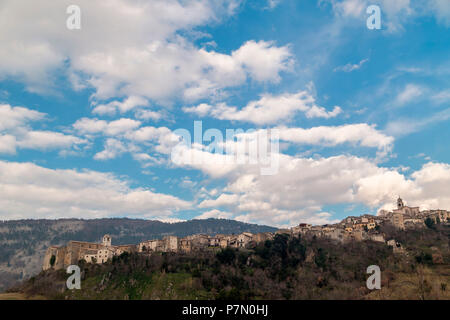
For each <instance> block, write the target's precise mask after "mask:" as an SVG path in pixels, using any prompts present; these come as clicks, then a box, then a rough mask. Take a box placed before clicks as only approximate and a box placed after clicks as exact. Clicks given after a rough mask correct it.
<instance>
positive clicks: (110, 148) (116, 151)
mask: <svg viewBox="0 0 450 320" xmlns="http://www.w3.org/2000/svg"><path fill="white" fill-rule="evenodd" d="M127 150H128V149H127V147H126V146H125V145H124V144H123V143H122V142H120V141H119V140H117V139H111V138H109V139H107V140H106V142H105V149H104V150H103V151H101V152H99V153H97V154H95V156H94V159H95V160H109V159H114V158H116V157H117V156H118V155H121V154H122V153H124V152H126V151H127Z"/></svg>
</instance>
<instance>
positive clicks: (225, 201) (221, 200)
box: [198, 193, 239, 208]
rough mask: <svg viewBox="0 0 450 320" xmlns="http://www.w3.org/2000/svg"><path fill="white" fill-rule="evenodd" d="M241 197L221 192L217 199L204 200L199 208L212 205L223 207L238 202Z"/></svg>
mask: <svg viewBox="0 0 450 320" xmlns="http://www.w3.org/2000/svg"><path fill="white" fill-rule="evenodd" d="M238 200H239V197H238V196H237V195H235V194H226V193H223V194H221V195H220V196H219V197H218V198H217V199H214V200H212V199H208V200H203V201H202V202H201V203H200V204H199V205H198V207H199V208H211V207H222V206H228V205H232V204H237V202H238Z"/></svg>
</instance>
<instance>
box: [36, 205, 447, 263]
mask: <svg viewBox="0 0 450 320" xmlns="http://www.w3.org/2000/svg"><path fill="white" fill-rule="evenodd" d="M427 219H431V220H432V221H433V222H434V223H440V222H445V223H448V220H450V212H449V211H446V210H426V211H420V210H419V207H408V206H405V205H404V203H403V200H402V199H401V198H400V197H399V198H398V200H397V209H395V210H392V211H385V210H381V211H380V212H379V214H378V215H377V216H373V215H368V214H366V215H362V216H358V217H347V218H345V219H344V220H342V221H341V222H339V223H336V224H329V225H321V226H314V225H311V224H307V223H300V224H299V225H298V226H295V227H292V228H290V229H280V230H277V231H276V232H275V233H272V232H265V233H257V234H252V233H249V232H243V233H241V234H238V235H234V234H233V235H224V234H216V235H214V236H209V235H206V234H194V235H190V236H187V237H184V238H178V237H176V236H173V235H168V236H165V237H163V238H162V239H153V240H147V241H143V242H141V243H139V244H138V245H122V246H112V245H111V237H110V236H109V235H105V236H104V237H103V241H102V243H101V244H96V243H88V242H80V241H70V242H69V243H68V245H67V246H65V247H54V246H52V247H50V248H48V250H47V253H46V255H45V258H44V265H43V269H44V270H46V269H50V268H55V269H61V268H65V267H67V265H70V264H73V263H77V262H78V261H79V260H85V261H87V262H89V263H104V262H106V261H108V260H109V259H111V258H112V257H114V256H118V255H120V254H122V253H123V252H132V251H133V252H134V251H137V252H141V253H150V252H185V253H189V252H192V251H197V250H208V249H212V248H227V247H232V248H246V247H252V246H254V245H256V244H257V243H260V242H264V241H266V240H272V239H273V238H274V237H275V235H276V234H287V235H289V236H298V235H301V236H302V237H323V238H329V239H332V240H336V241H338V242H347V241H364V240H371V241H377V242H382V243H386V244H387V245H389V246H391V247H392V248H393V250H394V252H402V251H403V248H402V247H401V245H400V244H399V243H398V242H397V241H396V240H395V239H388V240H387V239H385V235H384V234H383V233H381V232H380V228H379V226H380V225H382V224H390V225H392V226H393V227H395V228H397V229H400V230H405V229H408V228H422V227H425V221H426V220H427Z"/></svg>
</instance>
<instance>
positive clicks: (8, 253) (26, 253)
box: [0, 218, 276, 292]
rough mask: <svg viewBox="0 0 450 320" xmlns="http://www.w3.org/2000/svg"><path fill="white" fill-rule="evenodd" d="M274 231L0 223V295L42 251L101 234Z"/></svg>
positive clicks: (135, 237) (145, 223) (135, 239)
mask: <svg viewBox="0 0 450 320" xmlns="http://www.w3.org/2000/svg"><path fill="white" fill-rule="evenodd" d="M275 230H276V228H272V227H268V226H259V225H254V224H247V223H243V222H239V221H234V220H224V219H207V220H190V221H186V222H178V223H164V222H161V221H153V220H140V219H119V218H114V219H95V220H79V219H61V220H17V221H3V222H0V292H1V291H3V290H5V289H6V288H8V287H10V286H11V285H13V284H14V283H16V282H17V281H21V280H23V279H26V278H28V277H30V276H32V275H34V274H36V273H38V272H39V271H40V270H41V266H42V259H43V257H44V254H45V250H46V249H47V247H48V246H50V245H64V244H65V243H67V242H68V241H69V240H80V241H89V242H98V241H100V239H101V237H102V236H103V235H104V234H110V235H111V236H112V241H113V244H137V243H139V242H140V241H143V240H149V239H158V238H162V237H163V236H165V235H176V236H178V237H184V236H187V235H191V234H197V233H204V234H209V235H214V234H217V233H223V234H232V233H236V234H237V233H241V232H252V233H258V232H271V231H275Z"/></svg>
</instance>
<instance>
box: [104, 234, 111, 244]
mask: <svg viewBox="0 0 450 320" xmlns="http://www.w3.org/2000/svg"><path fill="white" fill-rule="evenodd" d="M102 243H103V245H104V246H105V247H110V246H111V236H110V235H109V234H105V235H104V236H103V238H102Z"/></svg>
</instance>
